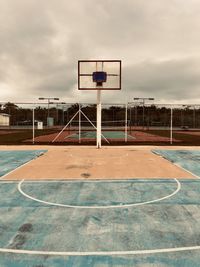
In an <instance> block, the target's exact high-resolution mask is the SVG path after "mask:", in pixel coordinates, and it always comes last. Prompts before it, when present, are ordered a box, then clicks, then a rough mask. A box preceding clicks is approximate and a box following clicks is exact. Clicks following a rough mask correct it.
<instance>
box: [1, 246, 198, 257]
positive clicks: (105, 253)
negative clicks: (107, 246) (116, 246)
mask: <svg viewBox="0 0 200 267" xmlns="http://www.w3.org/2000/svg"><path fill="white" fill-rule="evenodd" d="M199 249H200V246H192V247H176V248H163V249H147V250H129V251H66V252H65V251H63V252H62V251H43V250H24V249H6V248H0V252H3V253H13V254H28V255H49V256H118V255H145V254H157V253H173V252H181V251H192V250H199Z"/></svg>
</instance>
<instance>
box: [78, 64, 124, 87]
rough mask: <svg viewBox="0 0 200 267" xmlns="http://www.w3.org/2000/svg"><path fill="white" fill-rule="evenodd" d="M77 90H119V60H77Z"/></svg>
mask: <svg viewBox="0 0 200 267" xmlns="http://www.w3.org/2000/svg"><path fill="white" fill-rule="evenodd" d="M78 89H79V90H120V89H121V60H79V61H78Z"/></svg>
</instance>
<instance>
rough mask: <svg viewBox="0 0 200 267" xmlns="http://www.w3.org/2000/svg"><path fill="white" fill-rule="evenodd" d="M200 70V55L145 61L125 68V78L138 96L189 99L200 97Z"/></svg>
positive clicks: (129, 87) (127, 85) (128, 86)
mask: <svg viewBox="0 0 200 267" xmlns="http://www.w3.org/2000/svg"><path fill="white" fill-rule="evenodd" d="M199 71H200V58H198V59H196V58H195V59H194V58H185V59H184V58H183V59H171V60H166V61H155V62H152V61H150V62H147V61H145V62H142V63H140V64H136V65H133V66H130V67H127V68H125V70H124V76H125V77H124V80H125V86H126V87H127V88H128V89H129V91H132V92H135V94H137V96H138V95H142V96H144V95H147V96H149V97H150V96H154V97H156V98H157V99H159V98H165V99H170V100H173V99H178V100H184V99H185V100H190V99H195V98H196V97H198V92H199V87H200V76H199Z"/></svg>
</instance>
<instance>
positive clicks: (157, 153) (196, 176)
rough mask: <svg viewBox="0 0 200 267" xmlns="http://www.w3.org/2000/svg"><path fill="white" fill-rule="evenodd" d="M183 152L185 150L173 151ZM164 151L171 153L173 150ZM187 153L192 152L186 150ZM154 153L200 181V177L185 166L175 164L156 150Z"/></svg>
mask: <svg viewBox="0 0 200 267" xmlns="http://www.w3.org/2000/svg"><path fill="white" fill-rule="evenodd" d="M183 150H184V149H178V150H172V151H183ZM163 151H171V150H168V149H166V150H164V149H163ZM185 151H191V150H190V149H188V150H185ZM152 152H153V153H154V154H155V155H157V156H160V157H161V158H163V159H165V160H167V161H168V162H170V163H172V164H173V165H175V166H176V167H178V168H180V169H182V170H184V171H185V172H187V173H189V174H191V175H192V176H194V177H195V178H197V179H200V176H198V175H196V174H194V173H192V172H191V171H189V170H187V169H185V168H184V167H183V166H181V165H179V164H178V163H176V162H173V161H171V160H170V159H168V158H167V157H165V156H163V155H161V154H159V152H156V150H155V151H154V150H152Z"/></svg>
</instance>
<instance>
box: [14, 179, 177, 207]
mask: <svg viewBox="0 0 200 267" xmlns="http://www.w3.org/2000/svg"><path fill="white" fill-rule="evenodd" d="M174 180H175V181H176V183H177V188H176V190H175V191H174V192H173V193H171V194H169V195H167V196H164V197H161V198H157V199H154V200H150V201H144V202H140V203H132V204H121V205H110V206H78V205H77V206H76V205H66V204H60V203H54V202H49V201H44V200H41V199H38V198H35V197H32V196H30V195H28V194H26V193H25V192H24V191H23V190H22V188H21V186H22V183H23V182H24V180H22V181H21V182H20V183H19V184H18V190H19V192H20V193H21V194H22V195H23V196H25V197H27V198H29V199H31V200H33V201H37V202H39V203H43V204H46V205H50V206H57V207H65V208H75V209H111V208H128V207H135V206H142V205H146V204H150V203H155V202H159V201H162V200H164V199H167V198H170V197H172V196H174V195H176V194H177V193H178V192H179V190H180V189H181V184H180V182H179V181H178V180H177V179H174Z"/></svg>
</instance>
